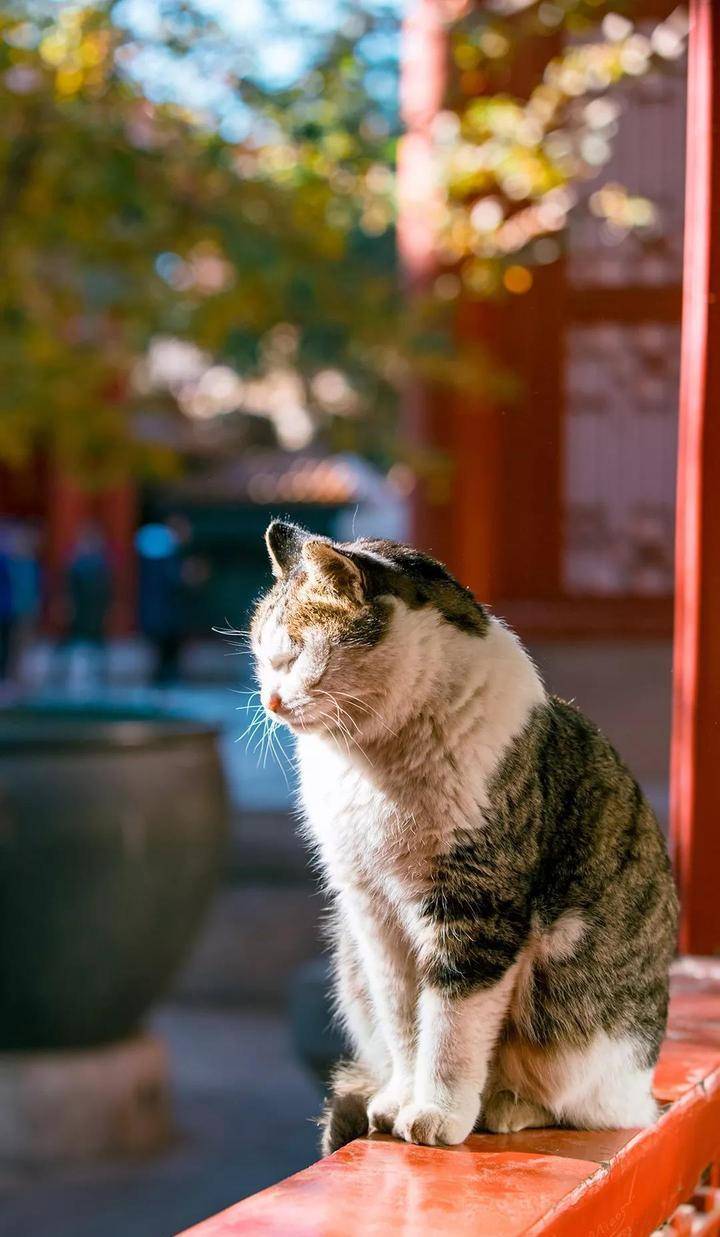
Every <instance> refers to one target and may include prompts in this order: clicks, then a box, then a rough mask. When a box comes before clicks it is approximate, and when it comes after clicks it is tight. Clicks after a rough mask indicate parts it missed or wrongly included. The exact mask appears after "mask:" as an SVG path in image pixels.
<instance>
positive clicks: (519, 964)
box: [252, 521, 677, 1151]
mask: <svg viewBox="0 0 720 1237" xmlns="http://www.w3.org/2000/svg"><path fill="white" fill-rule="evenodd" d="M266 539H267V545H268V549H269V552H270V558H271V562H272V567H273V571H274V574H275V576H276V584H275V586H274V587H273V588H272V590H271V591H270V592H269V593H268V595H267V596H266V597H265V598H264V599H263V600H262V601H261V602H260V604H259V606H258V608H257V611H256V614H255V616H254V620H253V624H252V645H253V650H254V653H255V657H256V659H257V672H258V678H259V683H260V687H261V698H262V701H263V704H264V706H265V708H266V709H267V710H268V711H269V712H270V713H271V714H272V715H273V716H274V717H275V718H278V719H280V720H282V721H284V722H286V723H287V724H288V725H289V726H290V727H291V729H292V730H293V731H294V733H295V735H296V736H297V754H298V757H299V770H300V779H301V795H302V805H303V809H304V816H305V821H306V831H307V835H308V837H309V839H310V842H311V844H312V846H313V847H314V848H315V849H316V851H317V855H318V857H319V860H320V864H321V867H322V870H323V873H324V877H325V881H326V884H327V888H328V891H329V893H330V896H331V898H332V903H333V916H334V920H333V922H334V958H335V975H336V992H337V1003H338V1009H339V1013H340V1015H341V1017H342V1020H343V1022H344V1025H345V1028H346V1031H347V1033H348V1036H349V1038H350V1041H351V1042H352V1044H353V1047H354V1060H353V1061H352V1062H348V1063H346V1064H345V1065H344V1066H343V1067H341V1068H340V1069H339V1071H338V1073H337V1075H336V1077H335V1080H334V1085H333V1090H332V1094H331V1097H330V1100H329V1103H328V1106H327V1109H326V1115H325V1133H324V1148H325V1150H327V1151H330V1150H333V1149H334V1148H336V1147H338V1146H340V1145H342V1144H343V1143H344V1142H346V1141H348V1140H349V1139H350V1138H353V1137H355V1136H357V1135H359V1134H362V1133H365V1132H366V1131H367V1130H368V1129H370V1130H382V1131H386V1132H392V1133H393V1134H395V1135H396V1136H397V1137H398V1138H403V1139H406V1140H407V1141H409V1142H417V1143H427V1144H433V1143H446V1144H452V1143H459V1142H462V1141H463V1139H465V1138H466V1137H467V1135H468V1134H469V1133H470V1132H471V1131H472V1130H473V1129H475V1128H483V1129H489V1130H494V1131H511V1130H519V1129H523V1128H525V1127H527V1126H542V1125H552V1124H563V1125H570V1126H579V1127H590V1128H607V1127H615V1126H618V1127H627V1126H643V1125H647V1124H649V1123H650V1122H652V1121H653V1120H654V1118H655V1116H656V1105H655V1102H654V1100H653V1097H652V1093H651V1079H652V1070H653V1065H654V1063H655V1061H656V1058H657V1054H658V1049H659V1046H660V1042H661V1039H662V1036H663V1032H664V1028H665V1019H666V1011H667V997H668V966H669V963H670V959H671V957H672V955H673V951H674V947H675V933H676V918H677V903H676V896H675V891H674V887H673V882H672V877H671V874H670V868H669V864H668V858H667V854H666V850H665V845H664V842H663V839H662V837H661V834H660V831H659V829H658V826H657V823H656V821H655V819H654V817H653V814H652V811H651V810H650V808H649V806H648V804H647V802H646V801H645V799H644V798H643V795H642V793H641V791H640V790H639V788H638V786H637V784H636V782H635V781H634V779H633V778H632V776H631V775H630V773H629V772H628V770H627V769H626V768H625V766H624V765H623V764H622V762H621V761H620V759H619V757H618V756H617V754H616V753H615V751H614V750H613V748H612V747H611V746H610V744H609V743H608V742H607V740H606V739H605V738H604V737H603V736H602V735H601V734H600V733H599V731H598V730H597V729H596V728H595V726H593V725H592V724H591V723H590V722H589V721H587V720H586V718H584V717H583V715H582V714H581V713H580V712H578V710H577V709H575V708H573V707H572V706H571V705H569V704H566V703H564V702H563V701H561V700H558V699H557V698H556V697H553V696H549V695H547V693H546V691H545V689H544V687H543V684H542V682H541V680H540V678H539V676H538V673H537V671H536V669H535V666H534V665H533V663H532V661H531V660H530V657H529V656H528V654H527V653H526V652H525V650H524V649H523V647H522V645H521V644H520V642H519V641H518V639H517V638H516V636H515V635H513V633H512V632H511V631H509V630H508V629H507V627H505V626H504V625H503V624H502V623H501V622H499V621H498V619H496V618H494V617H493V616H492V615H491V614H489V613H488V611H487V610H486V609H485V608H484V607H483V606H481V605H479V604H478V602H477V601H476V600H475V599H474V597H473V596H472V594H471V593H470V592H469V591H468V590H467V589H465V588H463V587H462V586H461V585H460V584H459V583H458V582H457V581H456V580H455V579H454V578H453V577H452V576H451V575H450V573H449V572H448V571H447V570H446V569H445V568H444V567H443V566H442V565H441V564H440V563H438V562H436V561H435V560H433V559H432V558H429V557H427V556H426V555H424V554H421V553H419V552H418V551H416V550H412V549H410V548H408V547H406V546H402V545H396V544H394V543H392V542H388V541H374V540H361V541H354V542H351V543H349V544H339V543H335V542H331V541H329V540H328V539H326V538H322V537H317V536H314V535H312V534H310V533H307V532H305V531H304V530H303V529H300V528H297V527H295V526H294V525H292V524H287V523H282V522H277V521H276V522H274V523H272V524H271V525H270V527H269V529H268V531H267V538H266Z"/></svg>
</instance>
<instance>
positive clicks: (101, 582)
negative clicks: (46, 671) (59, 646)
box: [63, 524, 112, 687]
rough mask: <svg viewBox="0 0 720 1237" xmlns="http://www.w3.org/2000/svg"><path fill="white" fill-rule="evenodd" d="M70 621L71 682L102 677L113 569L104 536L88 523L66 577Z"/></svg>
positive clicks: (66, 641)
mask: <svg viewBox="0 0 720 1237" xmlns="http://www.w3.org/2000/svg"><path fill="white" fill-rule="evenodd" d="M65 589H66V596H67V601H68V607H69V621H68V627H67V632H66V635H65V638H64V641H63V644H64V647H65V648H66V649H67V650H68V651H69V654H70V662H69V668H68V678H69V680H70V683H71V686H74V687H78V686H80V685H81V684H82V686H83V687H84V686H85V685H86V679H87V678H88V676H89V677H90V678H91V679H95V680H97V679H99V678H100V677H101V676H102V672H103V669H104V654H105V634H106V632H105V628H106V623H107V617H108V612H109V610H110V602H111V599H112V572H111V569H110V563H109V561H108V556H107V550H106V547H105V539H104V537H103V535H102V533H101V531H100V529H98V528H97V527H96V526H95V525H93V524H89V525H87V527H86V528H84V529H83V531H82V532H81V534H80V536H79V537H78V539H77V542H76V545H75V549H74V551H73V553H72V556H71V558H70V561H69V563H68V568H67V575H66V580H65Z"/></svg>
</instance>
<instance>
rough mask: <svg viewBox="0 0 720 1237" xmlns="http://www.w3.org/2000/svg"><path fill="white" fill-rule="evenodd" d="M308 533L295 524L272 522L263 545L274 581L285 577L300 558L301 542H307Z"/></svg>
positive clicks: (281, 521) (280, 521)
mask: <svg viewBox="0 0 720 1237" xmlns="http://www.w3.org/2000/svg"><path fill="white" fill-rule="evenodd" d="M309 535H310V534H309V533H307V532H306V531H305V529H304V528H298V526H297V524H290V523H287V522H286V521H285V520H273V521H272V524H270V525H268V529H267V532H266V533H265V545H266V546H267V549H268V554H269V555H270V566H271V567H272V573H273V575H274V576H275V579H276V580H281V579H282V577H283V576H286V575H287V574H288V572H289V571H292V569H293V567H294V566H295V564H296V563H297V561H298V559H299V558H300V554H301V553H302V547H303V542H304V541H307V539H308V537H309Z"/></svg>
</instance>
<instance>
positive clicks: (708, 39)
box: [671, 0, 720, 954]
mask: <svg viewBox="0 0 720 1237" xmlns="http://www.w3.org/2000/svg"><path fill="white" fill-rule="evenodd" d="M690 19H691V30H690V49H689V67H688V129H687V132H688V143H687V171H686V197H685V202H686V206H685V266H684V298H683V331H682V362H681V381H680V441H679V457H678V495H677V544H676V606H675V668H674V704H673V741H672V788H671V816H672V838H673V847H674V854H675V861H676V865H677V874H678V881H679V886H680V897H681V902H682V907H683V917H682V928H681V947H682V948H683V949H685V950H688V949H692V950H694V951H696V952H698V953H708V954H710V953H718V952H720V894H719V892H718V888H719V885H720V4H717V3H715V0H691V4H690Z"/></svg>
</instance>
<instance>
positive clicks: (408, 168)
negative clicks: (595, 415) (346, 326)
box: [397, 0, 452, 558]
mask: <svg viewBox="0 0 720 1237" xmlns="http://www.w3.org/2000/svg"><path fill="white" fill-rule="evenodd" d="M445 7H446V6H445V5H444V4H443V2H442V0H410V3H409V4H408V7H407V12H406V16H405V19H404V21H403V30H402V71H401V82H400V100H401V112H402V119H403V125H404V128H405V133H404V136H403V137H402V138H401V140H400V143H399V145H398V230H397V237H398V242H397V243H398V253H399V257H400V266H401V271H402V276H403V282H404V286H405V290H406V293H407V296H408V298H412V297H416V296H422V295H426V294H427V292H428V291H429V289H430V287H431V285H432V281H433V278H434V276H435V274H436V272H437V257H436V252H435V236H436V222H437V213H438V211H439V209H440V208H441V204H442V202H441V198H440V195H439V186H438V184H437V180H436V170H435V165H434V158H433V142H432V135H431V126H432V123H433V121H434V119H435V117H436V116H437V114H438V112H439V111H440V109H441V108H442V104H443V98H444V95H445V88H446V83H447V55H448V50H447V35H446V29H445V21H444V14H445ZM441 398H442V397H441V395H440V393H439V392H438V391H435V390H433V389H432V388H431V386H430V385H429V384H428V383H426V382H423V381H421V380H420V379H417V378H410V379H409V380H408V382H407V383H406V385H405V390H404V392H403V409H402V423H403V429H404V433H405V437H406V440H407V445H408V447H409V448H410V454H411V459H412V461H413V463H414V465H415V470H416V476H417V483H416V487H415V490H414V491H413V494H412V496H411V499H410V503H411V514H412V526H413V527H412V533H411V538H412V540H413V541H414V542H415V544H416V545H419V546H421V547H422V548H423V549H426V550H431V551H432V552H433V553H435V554H437V555H438V557H441V558H445V557H446V556H447V554H448V551H449V549H450V547H451V543H452V536H451V532H450V528H449V513H450V498H451V492H450V489H449V488H448V486H447V485H446V484H443V482H442V479H441V478H438V479H436V480H435V482H433V480H432V478H431V477H428V476H426V475H424V468H423V460H424V459H425V458H427V455H428V454H429V451H430V449H431V448H433V447H438V446H441V444H440V443H438V441H437V438H438V427H437V420H438V413H439V408H438V403H439V401H440V400H441Z"/></svg>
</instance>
